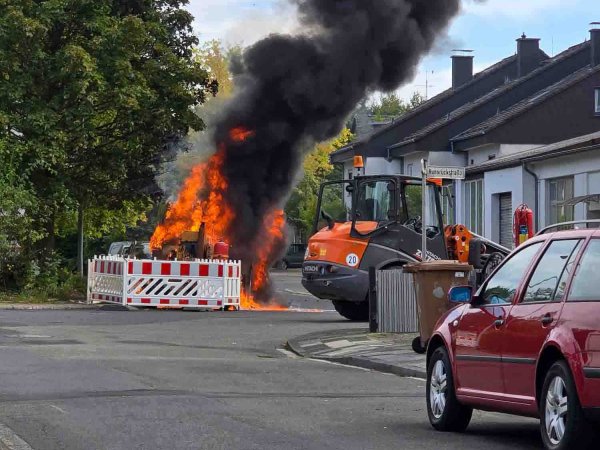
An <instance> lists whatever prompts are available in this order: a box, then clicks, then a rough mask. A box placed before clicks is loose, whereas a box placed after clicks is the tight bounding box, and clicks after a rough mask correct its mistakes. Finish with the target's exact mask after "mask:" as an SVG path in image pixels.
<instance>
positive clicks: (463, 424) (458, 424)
mask: <svg viewBox="0 0 600 450" xmlns="http://www.w3.org/2000/svg"><path fill="white" fill-rule="evenodd" d="M427 415H428V416H429V422H430V423H431V425H432V426H433V428H435V429H436V430H438V431H455V432H463V431H465V430H466V429H467V427H468V426H469V423H470V422H471V416H472V415H473V408H470V407H468V406H464V405H462V404H460V403H459V401H458V400H457V398H456V392H455V390H454V377H453V375H452V365H451V364H450V358H449V357H448V351H447V350H446V349H445V348H444V347H439V348H437V349H436V350H435V351H434V352H433V355H431V359H430V360H429V364H428V365H427Z"/></svg>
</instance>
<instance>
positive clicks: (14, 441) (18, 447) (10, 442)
mask: <svg viewBox="0 0 600 450" xmlns="http://www.w3.org/2000/svg"><path fill="white" fill-rule="evenodd" d="M0 449H1V450H33V449H32V448H31V446H30V445H29V444H28V443H27V442H25V441H24V440H23V439H21V438H20V437H19V436H17V434H16V433H15V432H14V431H13V430H11V429H10V428H8V427H7V426H6V425H4V424H2V423H0Z"/></svg>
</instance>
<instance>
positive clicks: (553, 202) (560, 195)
mask: <svg viewBox="0 0 600 450" xmlns="http://www.w3.org/2000/svg"><path fill="white" fill-rule="evenodd" d="M573 191H574V189H573V177H567V178H555V179H553V180H549V181H548V208H547V211H548V217H547V220H546V223H547V225H554V224H557V223H562V222H570V221H572V220H574V219H573V218H574V216H575V215H574V211H575V209H574V207H573V206H565V201H567V200H571V199H572V198H573Z"/></svg>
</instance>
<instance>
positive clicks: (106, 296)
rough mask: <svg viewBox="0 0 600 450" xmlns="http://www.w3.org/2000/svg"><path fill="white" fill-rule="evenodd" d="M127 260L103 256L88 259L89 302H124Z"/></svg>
mask: <svg viewBox="0 0 600 450" xmlns="http://www.w3.org/2000/svg"><path fill="white" fill-rule="evenodd" d="M124 269H125V260H124V259H123V258H120V257H117V256H101V257H97V258H94V259H92V260H89V261H88V293H87V294H88V295H87V298H88V303H93V302H109V303H119V304H123V286H124V284H123V277H124V272H125V270H124Z"/></svg>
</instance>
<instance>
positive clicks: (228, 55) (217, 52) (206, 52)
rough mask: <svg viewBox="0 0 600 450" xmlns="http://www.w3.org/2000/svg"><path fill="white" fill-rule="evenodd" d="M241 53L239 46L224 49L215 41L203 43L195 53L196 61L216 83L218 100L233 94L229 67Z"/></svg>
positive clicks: (219, 42)
mask: <svg viewBox="0 0 600 450" xmlns="http://www.w3.org/2000/svg"><path fill="white" fill-rule="evenodd" d="M241 52H242V48H241V47H240V46H232V47H224V46H223V44H222V43H221V41H219V40H217V39H213V40H212V41H208V42H205V43H204V44H202V45H201V46H200V47H199V48H198V49H197V50H196V51H195V58H196V61H197V62H198V63H200V65H201V66H202V68H203V69H204V70H206V71H207V72H208V74H209V75H210V77H211V78H212V79H214V80H216V81H217V83H218V86H219V91H218V97H219V98H227V97H229V96H231V94H232V93H233V87H234V84H233V76H232V74H231V71H230V68H229V67H230V64H231V59H232V58H233V57H235V56H236V55H241Z"/></svg>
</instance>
